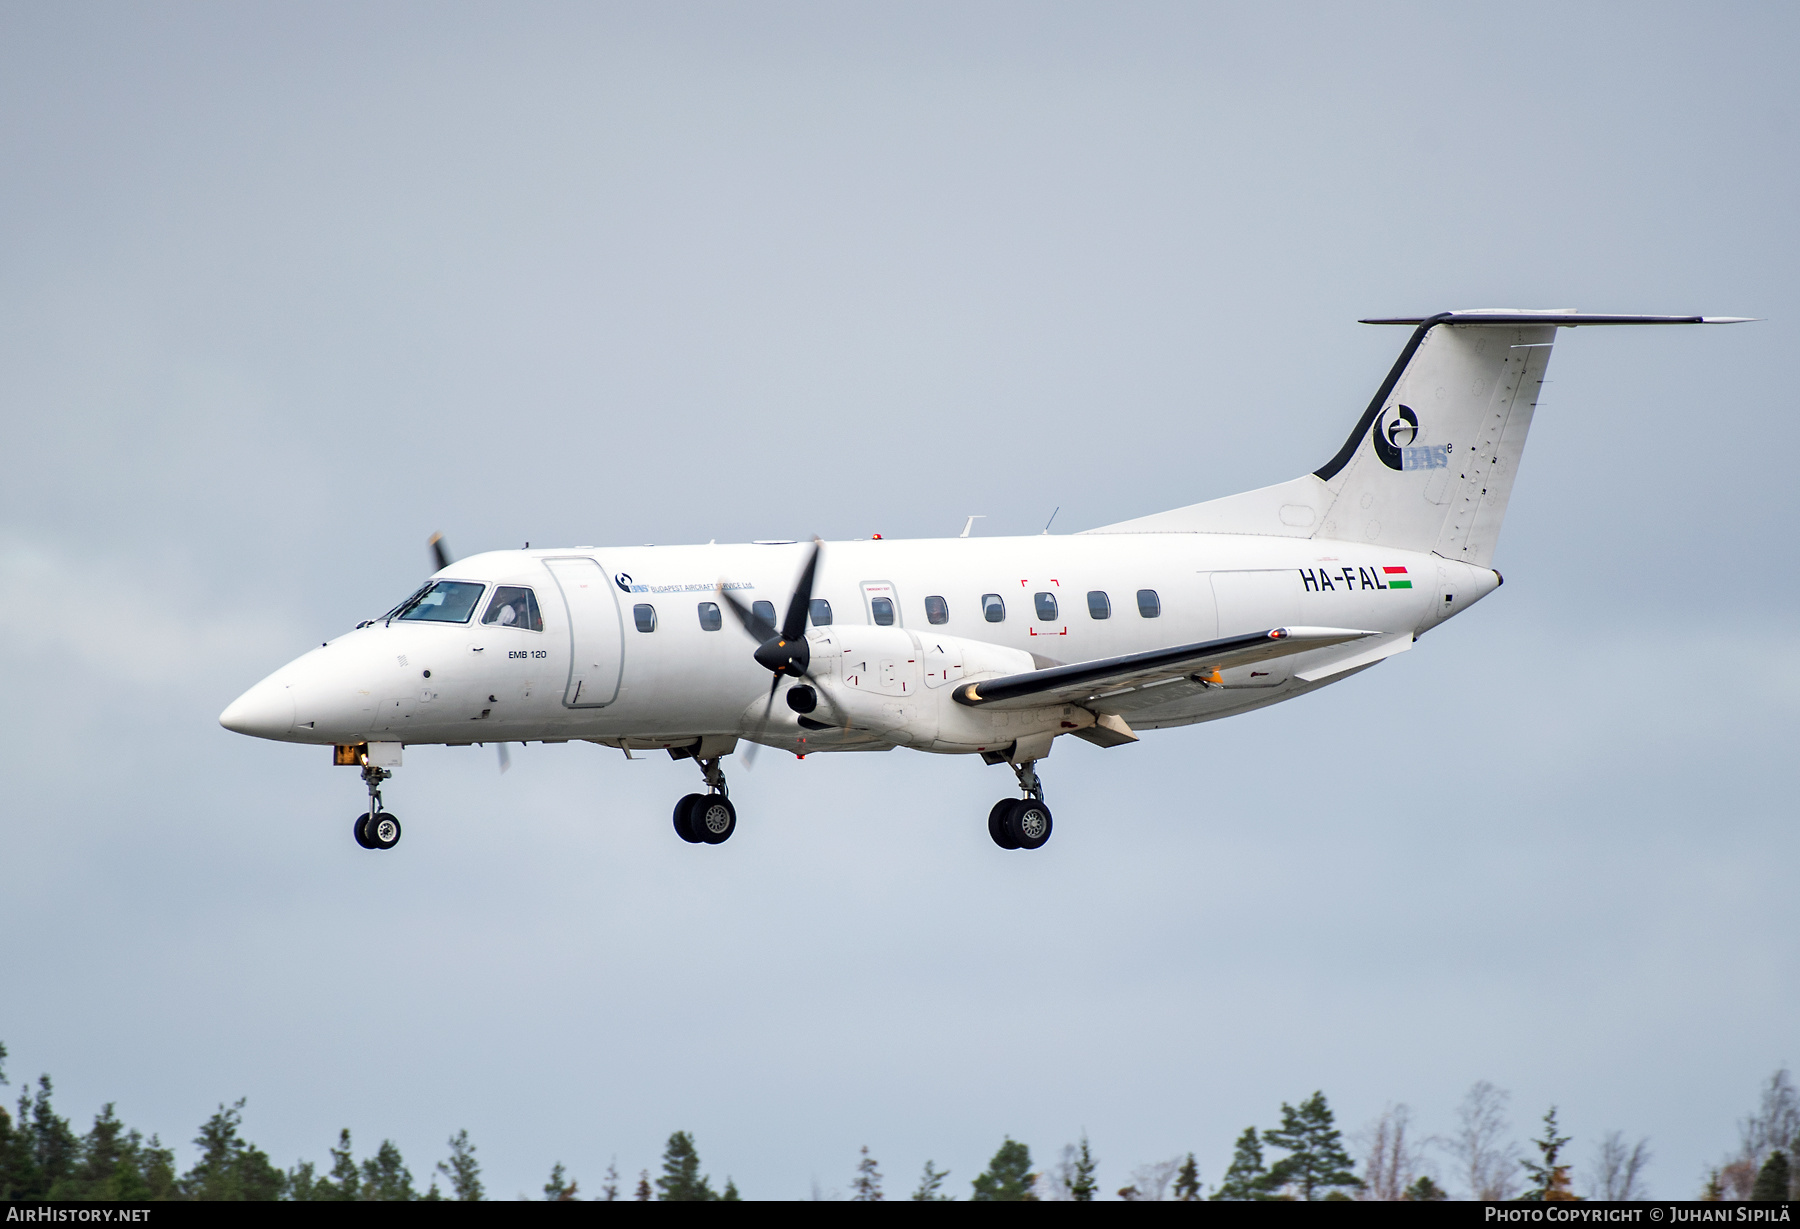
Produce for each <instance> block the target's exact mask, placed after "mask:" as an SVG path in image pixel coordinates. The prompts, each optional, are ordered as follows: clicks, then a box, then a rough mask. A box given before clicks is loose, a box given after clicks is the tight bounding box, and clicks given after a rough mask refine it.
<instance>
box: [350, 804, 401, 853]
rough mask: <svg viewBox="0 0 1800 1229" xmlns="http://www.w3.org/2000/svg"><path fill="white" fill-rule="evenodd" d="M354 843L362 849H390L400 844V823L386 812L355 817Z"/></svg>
mask: <svg viewBox="0 0 1800 1229" xmlns="http://www.w3.org/2000/svg"><path fill="white" fill-rule="evenodd" d="M354 833H355V836H356V843H357V844H358V845H361V846H362V847H363V848H364V849H392V848H393V847H394V846H396V845H398V844H399V843H400V821H399V820H397V819H395V818H394V817H393V816H392V815H389V814H388V813H387V812H386V811H376V812H374V813H372V814H371V813H367V812H365V813H364V814H362V815H358V816H357V817H356V827H355V829H354Z"/></svg>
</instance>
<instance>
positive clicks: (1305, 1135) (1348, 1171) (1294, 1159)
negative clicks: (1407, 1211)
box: [1263, 1092, 1362, 1202]
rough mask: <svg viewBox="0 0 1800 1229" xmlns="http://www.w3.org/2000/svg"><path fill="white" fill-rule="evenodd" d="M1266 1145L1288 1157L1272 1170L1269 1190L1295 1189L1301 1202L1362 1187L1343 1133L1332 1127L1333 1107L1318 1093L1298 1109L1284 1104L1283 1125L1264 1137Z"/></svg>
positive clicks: (1282, 1110) (1282, 1108)
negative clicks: (1281, 1150) (1345, 1189)
mask: <svg viewBox="0 0 1800 1229" xmlns="http://www.w3.org/2000/svg"><path fill="white" fill-rule="evenodd" d="M1263 1142H1264V1143H1266V1144H1272V1145H1274V1146H1275V1147H1277V1148H1281V1149H1284V1150H1286V1152H1287V1155H1286V1156H1284V1157H1282V1158H1281V1159H1280V1160H1279V1161H1276V1162H1275V1163H1274V1164H1273V1165H1271V1166H1269V1179H1268V1180H1269V1186H1270V1188H1271V1189H1279V1188H1281V1187H1284V1186H1293V1187H1294V1188H1295V1189H1296V1190H1298V1191H1299V1193H1300V1198H1302V1199H1304V1200H1307V1201H1309V1202H1310V1201H1311V1200H1314V1199H1320V1198H1324V1197H1326V1195H1327V1193H1328V1192H1329V1191H1330V1190H1331V1189H1332V1188H1333V1187H1345V1186H1349V1187H1360V1186H1362V1179H1360V1178H1358V1177H1357V1176H1356V1174H1355V1173H1354V1172H1353V1170H1354V1167H1355V1165H1356V1162H1355V1161H1354V1160H1352V1159H1351V1157H1350V1154H1349V1153H1348V1152H1346V1151H1345V1150H1344V1140H1343V1135H1342V1133H1341V1132H1340V1131H1339V1130H1338V1129H1337V1127H1335V1126H1334V1125H1332V1117H1331V1107H1330V1106H1328V1105H1326V1104H1325V1094H1324V1093H1322V1092H1315V1093H1313V1095H1312V1096H1310V1097H1308V1098H1307V1099H1306V1100H1304V1101H1302V1102H1301V1103H1300V1107H1299V1108H1298V1109H1295V1108H1294V1107H1293V1106H1291V1105H1289V1104H1288V1103H1287V1102H1285V1101H1283V1102H1282V1103H1281V1125H1280V1126H1279V1127H1277V1128H1276V1129H1275V1130H1273V1131H1265V1132H1264V1133H1263Z"/></svg>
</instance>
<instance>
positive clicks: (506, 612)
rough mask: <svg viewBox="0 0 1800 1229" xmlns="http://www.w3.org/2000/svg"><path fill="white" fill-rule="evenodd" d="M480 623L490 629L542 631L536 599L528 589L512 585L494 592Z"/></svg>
mask: <svg viewBox="0 0 1800 1229" xmlns="http://www.w3.org/2000/svg"><path fill="white" fill-rule="evenodd" d="M481 621H482V622H483V623H484V624H486V625H488V626H490V627H514V628H520V629H522V630H524V631H532V632H541V631H543V630H544V620H543V617H542V616H541V615H539V614H538V605H537V598H536V597H535V596H534V595H533V594H532V592H531V590H530V589H524V588H515V587H514V586H512V585H502V586H500V587H499V588H497V589H495V590H494V597H493V600H492V601H490V602H489V603H488V608H487V613H486V614H484V615H483V616H482V617H481Z"/></svg>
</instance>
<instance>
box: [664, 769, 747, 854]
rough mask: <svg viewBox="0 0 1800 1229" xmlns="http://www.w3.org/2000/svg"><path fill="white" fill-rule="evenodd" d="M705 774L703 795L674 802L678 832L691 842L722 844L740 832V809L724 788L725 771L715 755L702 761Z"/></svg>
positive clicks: (676, 831) (676, 832) (678, 834)
mask: <svg viewBox="0 0 1800 1229" xmlns="http://www.w3.org/2000/svg"><path fill="white" fill-rule="evenodd" d="M700 771H701V772H702V773H703V774H704V775H705V777H706V792H705V793H704V794H689V795H687V797H685V798H683V799H682V800H681V801H680V802H677V803H676V804H675V835H677V836H679V837H680V838H681V839H682V840H684V841H686V842H688V843H689V844H690V845H700V844H706V845H723V844H724V843H725V842H726V841H729V840H730V839H731V834H732V833H733V832H736V831H737V808H736V807H734V806H732V805H731V799H730V798H729V797H727V796H726V795H727V790H726V787H725V772H724V770H723V769H721V768H720V767H719V760H718V757H717V756H714V757H713V758H712V759H710V760H701V761H700Z"/></svg>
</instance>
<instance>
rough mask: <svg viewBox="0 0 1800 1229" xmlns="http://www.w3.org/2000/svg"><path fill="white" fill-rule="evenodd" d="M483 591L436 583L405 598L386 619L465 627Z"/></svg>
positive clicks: (461, 584)
mask: <svg viewBox="0 0 1800 1229" xmlns="http://www.w3.org/2000/svg"><path fill="white" fill-rule="evenodd" d="M486 587H487V586H486V585H478V584H475V583H473V582H471V581H467V580H440V581H436V582H434V583H432V584H429V585H427V586H425V588H423V589H421V590H419V592H417V593H415V594H414V595H413V596H412V597H410V598H408V599H407V601H406V602H405V603H404V604H402V605H401V606H399V607H397V608H396V609H395V610H394V613H392V614H390V615H389V616H388V618H390V619H414V620H418V621H421V622H425V623H467V622H468V621H469V616H470V615H471V614H473V613H475V603H476V602H478V601H480V600H481V591H482V590H483V589H485V588H486Z"/></svg>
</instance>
